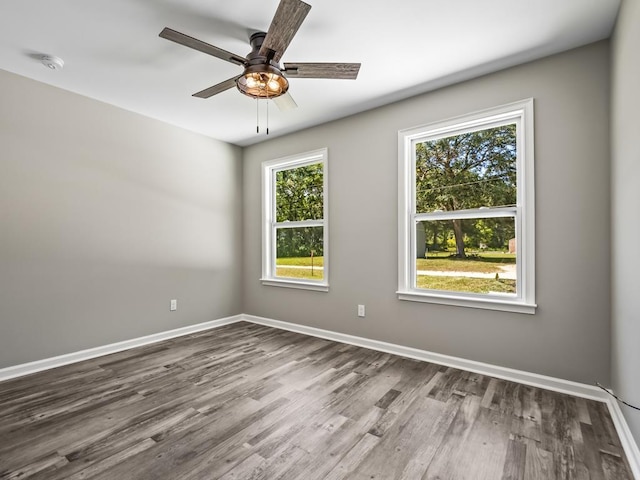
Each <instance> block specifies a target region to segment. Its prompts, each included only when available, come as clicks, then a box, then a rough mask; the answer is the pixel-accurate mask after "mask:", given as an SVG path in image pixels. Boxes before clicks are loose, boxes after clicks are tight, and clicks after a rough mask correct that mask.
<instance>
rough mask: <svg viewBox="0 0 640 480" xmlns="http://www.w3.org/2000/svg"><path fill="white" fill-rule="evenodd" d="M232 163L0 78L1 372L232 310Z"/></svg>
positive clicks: (167, 134) (236, 202)
mask: <svg viewBox="0 0 640 480" xmlns="http://www.w3.org/2000/svg"><path fill="white" fill-rule="evenodd" d="M63 73H64V72H63ZM241 155H242V152H241V150H240V149H239V148H236V147H232V146H230V145H227V144H225V143H222V142H218V141H215V140H212V139H210V138H206V137H203V136H200V135H196V134H193V133H189V132H187V131H184V130H180V129H178V128H176V127H172V126H169V125H166V124H163V123H161V122H158V121H155V120H151V119H148V118H145V117H142V116H140V115H137V114H133V113H130V112H127V111H124V110H121V109H118V108H115V107H112V106H109V105H106V104H103V103H100V102H97V101H94V100H91V99H88V98H85V97H81V96H79V95H76V94H73V93H69V92H65V91H63V90H60V89H57V88H53V87H50V86H47V85H44V84H41V83H38V82H34V81H31V80H28V79H25V78H22V77H18V76H16V75H13V74H10V73H7V72H3V71H0V226H1V227H0V228H1V233H0V272H1V273H0V367H5V366H9V365H14V364H19V363H23V362H28V361H31V360H37V359H41V358H46V357H51V356H54V355H59V354H64V353H67V352H72V351H77V350H80V349H84V348H89V347H94V346H99V345H104V344H108V343H111V342H117V341H120V340H126V339H131V338H135V337H138V336H142V335H147V334H151V333H154V332H160V331H165V330H169V329H173V328H177V327H181V326H185V325H190V324H195V323H199V322H204V321H208V320H213V319H216V318H221V317H224V316H227V315H232V314H237V313H240V312H241V295H240V288H241V283H240V277H241V261H240V259H241V257H242V253H241V251H240V248H239V244H240V237H241V234H242V230H241V229H242V224H241V216H242V211H241V202H242V199H241V195H240V192H241V190H242V185H241V181H242V174H241V172H242V165H241V162H242V158H241ZM172 298H177V299H178V310H177V311H176V312H169V301H170V299H172Z"/></svg>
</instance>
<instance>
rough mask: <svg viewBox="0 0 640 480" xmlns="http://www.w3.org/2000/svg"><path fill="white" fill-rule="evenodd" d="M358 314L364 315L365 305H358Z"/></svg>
mask: <svg viewBox="0 0 640 480" xmlns="http://www.w3.org/2000/svg"><path fill="white" fill-rule="evenodd" d="M358 316H359V317H364V305H358Z"/></svg>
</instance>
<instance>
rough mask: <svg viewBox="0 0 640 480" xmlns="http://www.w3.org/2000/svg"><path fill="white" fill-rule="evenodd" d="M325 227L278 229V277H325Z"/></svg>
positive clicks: (307, 278)
mask: <svg viewBox="0 0 640 480" xmlns="http://www.w3.org/2000/svg"><path fill="white" fill-rule="evenodd" d="M323 235H324V227H302V228H277V229H276V277H284V278H299V279H306V280H323V279H324V257H323V253H324V252H323Z"/></svg>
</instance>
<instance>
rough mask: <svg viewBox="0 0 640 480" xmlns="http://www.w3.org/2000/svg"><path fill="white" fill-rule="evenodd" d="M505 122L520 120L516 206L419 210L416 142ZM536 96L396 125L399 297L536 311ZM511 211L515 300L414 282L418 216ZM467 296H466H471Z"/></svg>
mask: <svg viewBox="0 0 640 480" xmlns="http://www.w3.org/2000/svg"><path fill="white" fill-rule="evenodd" d="M506 123H515V124H516V125H517V128H516V130H517V144H518V151H517V160H516V161H517V171H518V174H517V182H518V185H517V206H516V207H503V208H498V209H495V213H492V210H493V209H487V210H486V211H485V210H484V209H482V211H481V209H473V210H461V211H456V212H429V213H417V212H416V211H415V210H416V207H415V181H414V176H415V155H416V154H415V148H414V144H415V142H417V141H425V140H432V139H437V138H443V137H445V136H449V135H454V134H461V133H466V132H471V131H476V130H478V129H486V128H491V127H494V126H498V125H504V124H506ZM533 135H534V129H533V98H529V99H526V100H521V101H518V102H513V103H509V104H507V105H502V106H499V107H494V108H490V109H487V110H483V111H479V112H474V113H471V114H468V115H463V116H460V117H456V118H451V119H448V120H444V121H441V122H435V123H431V124H428V125H421V126H417V127H412V128H407V129H404V130H400V131H398V299H399V300H410V301H417V302H425V303H438V304H445V305H454V306H463V307H473V308H484V309H491V310H504V311H509V312H516V313H528V314H535V311H536V307H537V305H536V303H535V230H534V229H535V191H534V178H535V173H534V137H533ZM497 216H513V217H514V221H515V228H516V238H517V242H518V255H517V260H516V270H517V278H518V288H517V290H518V291H517V294H516V295H514V299H513V300H511V301H505V300H504V299H503V298H500V296H499V295H494V294H492V293H489V294H465V293H464V292H447V291H444V290H443V291H440V290H438V291H433V290H425V289H419V288H416V285H415V283H414V279H415V276H416V272H415V259H414V258H413V257H415V244H416V233H415V230H416V221H419V220H425V219H426V220H431V219H433V220H447V219H455V218H474V217H478V218H480V217H483V218H485V217H486V218H489V217H497ZM467 297H468V298H467Z"/></svg>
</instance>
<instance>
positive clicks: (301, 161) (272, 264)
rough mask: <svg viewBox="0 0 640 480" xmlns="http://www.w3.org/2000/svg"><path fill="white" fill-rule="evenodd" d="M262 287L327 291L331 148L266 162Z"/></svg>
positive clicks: (264, 166) (264, 169)
mask: <svg viewBox="0 0 640 480" xmlns="http://www.w3.org/2000/svg"><path fill="white" fill-rule="evenodd" d="M262 180H263V237H262V240H263V241H262V259H263V262H262V267H263V268H262V283H263V284H266V285H275V286H285V287H295V288H304V289H311V290H324V291H326V290H328V286H329V283H328V273H329V269H328V267H329V262H328V242H327V239H328V222H327V150H326V149H323V150H317V151H314V152H309V153H305V154H301V155H295V156H292V157H287V158H282V159H277V160H272V161H268V162H264V163H263V165H262Z"/></svg>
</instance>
